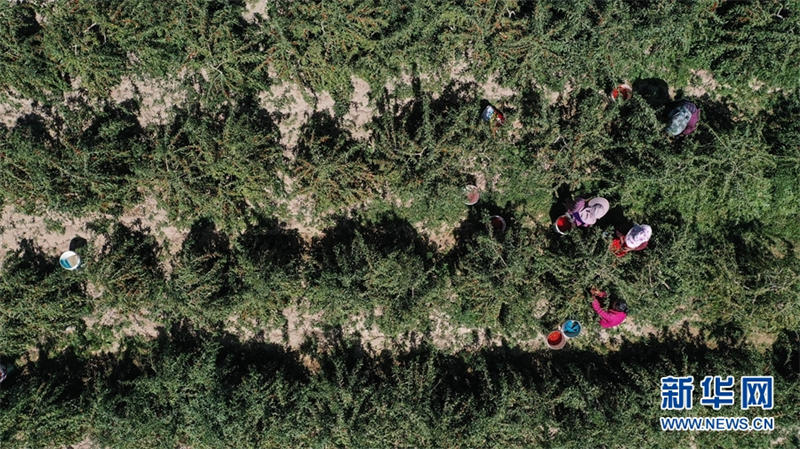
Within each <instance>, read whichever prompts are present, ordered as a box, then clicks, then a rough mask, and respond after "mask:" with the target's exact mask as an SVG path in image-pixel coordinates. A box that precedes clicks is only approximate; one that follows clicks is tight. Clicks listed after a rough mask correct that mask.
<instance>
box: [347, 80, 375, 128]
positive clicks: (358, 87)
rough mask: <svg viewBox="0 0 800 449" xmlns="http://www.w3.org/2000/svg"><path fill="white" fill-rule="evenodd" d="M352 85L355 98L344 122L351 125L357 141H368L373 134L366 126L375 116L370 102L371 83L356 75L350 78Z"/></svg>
mask: <svg viewBox="0 0 800 449" xmlns="http://www.w3.org/2000/svg"><path fill="white" fill-rule="evenodd" d="M350 83H351V84H352V85H353V96H352V98H351V99H350V110H349V111H348V112H347V114H345V116H344V121H345V123H348V124H349V129H350V132H351V133H352V135H353V137H354V138H355V139H359V140H367V139H369V137H370V136H371V135H372V132H371V131H370V130H368V129H366V125H367V123H369V122H370V121H371V120H372V117H373V116H374V115H375V109H374V108H373V107H372V106H371V105H370V101H369V94H370V92H371V89H370V86H369V83H367V82H366V81H364V80H363V79H361V78H359V77H357V76H355V75H353V76H350Z"/></svg>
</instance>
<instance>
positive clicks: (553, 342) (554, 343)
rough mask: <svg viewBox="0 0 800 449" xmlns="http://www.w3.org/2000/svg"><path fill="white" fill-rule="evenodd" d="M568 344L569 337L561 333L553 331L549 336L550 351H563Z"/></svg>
mask: <svg viewBox="0 0 800 449" xmlns="http://www.w3.org/2000/svg"><path fill="white" fill-rule="evenodd" d="M565 344H567V337H565V336H564V334H562V333H561V331H560V330H559V331H553V332H550V334H548V335H547V346H548V347H549V348H550V349H561V348H563V347H564V345H565Z"/></svg>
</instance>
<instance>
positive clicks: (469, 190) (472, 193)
mask: <svg viewBox="0 0 800 449" xmlns="http://www.w3.org/2000/svg"><path fill="white" fill-rule="evenodd" d="M480 198H481V191H480V190H479V189H478V187H477V186H473V185H468V186H466V187H464V204H466V205H467V206H472V205H474V204H475V203H477V202H478V200H479V199H480Z"/></svg>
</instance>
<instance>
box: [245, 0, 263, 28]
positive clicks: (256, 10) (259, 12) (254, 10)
mask: <svg viewBox="0 0 800 449" xmlns="http://www.w3.org/2000/svg"><path fill="white" fill-rule="evenodd" d="M259 16H260V17H259ZM242 18H243V19H244V20H245V21H246V22H248V23H258V22H259V21H260V20H269V16H267V0H247V3H246V5H245V11H244V13H242Z"/></svg>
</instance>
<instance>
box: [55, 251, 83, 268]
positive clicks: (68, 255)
mask: <svg viewBox="0 0 800 449" xmlns="http://www.w3.org/2000/svg"><path fill="white" fill-rule="evenodd" d="M58 263H59V264H60V265H61V268H64V269H65V270H70V271H72V270H75V269H77V268H78V267H79V266H81V257H80V256H79V255H78V254H76V253H75V252H74V251H65V252H64V253H63V254H61V257H60V258H59V259H58Z"/></svg>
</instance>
